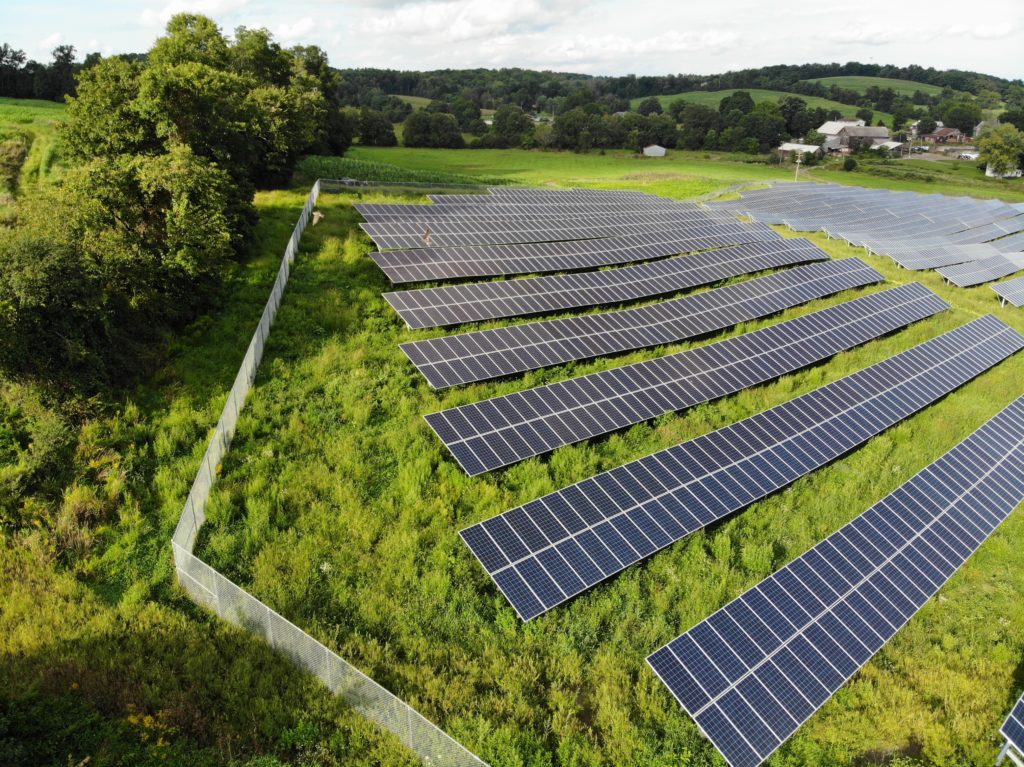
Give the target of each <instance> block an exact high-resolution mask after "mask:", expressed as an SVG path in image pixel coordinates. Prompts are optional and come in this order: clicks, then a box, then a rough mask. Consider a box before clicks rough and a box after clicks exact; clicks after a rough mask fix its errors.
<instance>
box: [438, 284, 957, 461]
mask: <svg viewBox="0 0 1024 767" xmlns="http://www.w3.org/2000/svg"><path fill="white" fill-rule="evenodd" d="M948 308H949V304H947V303H946V302H945V301H943V300H942V299H941V298H939V297H938V296H937V295H935V294H934V293H932V292H931V291H930V290H928V288H926V287H924V286H923V285H921V284H919V283H916V282H915V283H911V284H910V285H901V286H900V287H896V288H890V289H889V290H885V291H882V292H881V293H875V294H873V295H870V296H865V297H863V298H858V299H854V300H853V301H848V302H846V303H843V304H839V305H838V306H833V307H829V308H828V309H822V310H820V311H817V312H813V313H811V314H805V315H804V316H802V317H797V318H796V319H792V320H788V321H787V322H780V323H779V324H777V325H772V326H770V327H767V328H762V329H760V330H755V331H753V332H751V333H747V334H746V335H742V336H737V337H735V338H727V339H726V340H724V341H719V342H718V343H714V344H708V345H707V346H701V347H698V348H696V349H690V350H687V351H683V352H679V353H677V354H671V355H668V356H666V357H659V358H657V359H653V360H647V361H644V362H637V363H634V364H632V365H625V366H624V367H619V368H613V369H612V370H605V371H602V372H600V373H593V374H591V375H586V376H579V377H578V378H572V379H570V380H568V381H559V382H558V383H553V384H549V385H547V386H539V387H537V388H535V389H529V390H527V391H524V392H515V393H513V394H507V395H505V396H502V397H493V398H491V399H487V400H483V401H482V402H474V403H471V404H468V405H462V406H460V407H455V408H451V409H450V410H444V411H441V412H439V413H431V414H430V415H428V416H427V423H429V424H430V426H431V428H432V429H433V430H434V431H435V432H436V433H437V436H438V437H440V438H441V440H442V441H443V442H444V443H445V446H446V447H447V448H448V449H449V450H450V451H451V453H452V455H453V456H454V457H455V459H456V460H457V461H458V462H459V465H460V466H462V468H463V469H464V470H465V471H466V472H467V473H469V474H478V473H480V472H482V471H490V470H492V469H496V468H499V467H500V466H507V465H508V464H510V463H515V462H516V461H521V460H523V459H524V458H529V457H530V456H533V455H539V454H540V453H546V452H548V451H550V450H554V449H555V448H557V447H561V446H562V445H568V444H571V443H573V442H579V441H580V440H584V439H588V438H590V437H595V436H598V435H600V434H607V433H608V432H611V431H614V430H616V429H621V428H624V427H626V426H630V425H632V424H635V423H641V422H643V421H646V420H648V419H650V418H654V417H655V416H659V415H661V414H662V413H670V412H673V411H676V410H682V409H683V408H687V407H692V406H693V405H696V404H699V403H701V402H708V401H709V400H712V399H716V398H718V397H724V396H725V395H727V394H732V393H734V392H737V391H739V390H741V389H745V388H747V387H749V386H756V385H757V384H761V383H764V382H765V381H769V380H771V379H773V378H778V377H779V376H781V375H785V374H786V373H791V372H793V371H794V370H798V369H799V368H801V367H805V366H807V365H811V364H813V363H815V362H819V361H821V360H823V359H826V358H828V357H831V356H832V355H833V354H837V353H839V352H841V351H843V350H845V349H850V348H852V347H854V346H856V345H858V344H861V343H864V342H865V341H869V340H871V339H872V338H877V337H878V336H881V335H884V334H885V333H891V332H892V331H894V330H897V329H898V328H901V327H904V326H906V325H909V324H910V323H912V322H916V321H918V320H921V319H924V318H925V317H930V316H931V315H933V314H935V313H937V312H941V311H943V310H945V309H948Z"/></svg>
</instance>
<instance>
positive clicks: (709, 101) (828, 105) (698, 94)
mask: <svg viewBox="0 0 1024 767" xmlns="http://www.w3.org/2000/svg"><path fill="white" fill-rule="evenodd" d="M737 90H745V91H746V92H747V93H749V94H750V95H751V97H752V98H753V99H754V102H755V103H760V102H762V101H778V100H779V99H780V98H783V97H785V96H799V98H802V99H803V100H804V101H806V102H807V105H808V106H809V107H811V108H812V109H813V108H817V107H821V108H822V109H829V110H831V109H835V110H838V111H839V112H840V113H841V114H842V115H843V116H844V117H854V116H856V114H857V110H858V109H859V107H855V106H851V105H849V104H840V103H839V102H838V101H832V100H831V99H824V98H820V97H818V96H801V95H800V94H797V93H786V92H785V91H769V90H761V89H758V88H735V89H732V90H724V91H687V92H685V93H673V94H671V95H668V96H658V101H660V102H661V106H662V108H664V109H667V108H668V105H669V104H671V103H672V102H673V101H676V100H678V99H683V100H684V101H690V102H693V103H694V104H703V105H704V106H708V107H715V108H717V107H718V103H719V102H720V101H721V100H722V99H724V98H725V97H726V96H731V95H732V94H733V93H735V92H736V91H737ZM641 101H643V99H633V100H632V101H631V102H630V104H629V106H630V108H631V109H636V108H637V107H638V106H639V105H640V102H641ZM878 120H884V121H885V122H886V124H888V125H891V124H892V115H891V114H889V113H887V112H875V116H874V119H873V122H877V121H878Z"/></svg>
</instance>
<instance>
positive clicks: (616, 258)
mask: <svg viewBox="0 0 1024 767" xmlns="http://www.w3.org/2000/svg"><path fill="white" fill-rule="evenodd" d="M781 239H782V236H781V235H780V234H779V233H778V232H776V231H774V230H773V229H771V228H769V227H767V226H764V225H762V224H741V223H739V222H737V223H734V224H721V225H716V226H714V227H713V228H712V227H709V228H707V229H704V230H703V231H702V232H701V233H699V234H698V233H696V232H694V231H693V230H692V229H671V230H667V231H664V232H644V233H641V234H629V235H623V236H621V237H606V238H600V239H594V240H575V241H567V242H541V243H523V244H518V245H483V246H480V247H472V246H470V247H460V248H423V249H421V250H391V251H387V252H385V253H371V254H370V258H372V259H373V260H374V262H375V263H376V264H377V266H379V267H380V268H381V269H382V270H383V271H384V273H385V274H387V276H388V278H389V279H390V280H391V281H392V282H394V283H399V282H423V281H425V280H449V279H462V278H466V277H500V276H502V275H510V274H535V273H538V272H570V271H576V270H580V269H593V268H595V267H599V266H611V265H614V264H626V263H630V262H632V261H646V260H648V259H652V258H661V257H663V256H674V255H676V254H677V253H689V252H694V251H699V250H707V249H709V248H718V247H722V246H726V245H737V244H742V243H745V242H767V241H775V240H781Z"/></svg>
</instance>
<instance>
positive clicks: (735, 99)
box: [718, 91, 754, 115]
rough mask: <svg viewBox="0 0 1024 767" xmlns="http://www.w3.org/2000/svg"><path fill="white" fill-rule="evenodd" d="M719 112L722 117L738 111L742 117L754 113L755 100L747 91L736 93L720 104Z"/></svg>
mask: <svg viewBox="0 0 1024 767" xmlns="http://www.w3.org/2000/svg"><path fill="white" fill-rule="evenodd" d="M718 111H719V113H720V114H722V115H727V114H729V113H730V112H733V111H738V112H740V114H741V115H745V114H749V113H750V112H753V111H754V99H753V98H752V97H751V95H750V94H749V93H747V92H746V91H736V92H735V93H733V94H732V95H729V96H726V97H725V98H724V99H722V100H721V101H719V102H718Z"/></svg>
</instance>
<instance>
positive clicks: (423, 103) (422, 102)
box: [398, 96, 430, 109]
mask: <svg viewBox="0 0 1024 767" xmlns="http://www.w3.org/2000/svg"><path fill="white" fill-rule="evenodd" d="M398 98H400V99H401V100H402V101H404V102H405V103H406V104H408V105H409V106H411V107H412V108H413V109H426V108H427V105H428V104H429V103H430V99H428V98H427V97H426V96H398Z"/></svg>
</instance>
